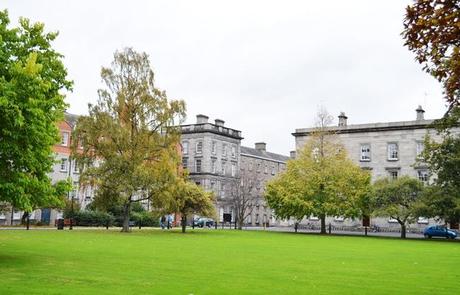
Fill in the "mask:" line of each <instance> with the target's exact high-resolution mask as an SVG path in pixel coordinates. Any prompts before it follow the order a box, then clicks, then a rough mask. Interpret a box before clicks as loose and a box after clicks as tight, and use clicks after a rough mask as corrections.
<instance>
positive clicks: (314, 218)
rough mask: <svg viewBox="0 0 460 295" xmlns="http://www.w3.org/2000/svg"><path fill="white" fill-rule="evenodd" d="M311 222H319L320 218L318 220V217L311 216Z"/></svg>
mask: <svg viewBox="0 0 460 295" xmlns="http://www.w3.org/2000/svg"><path fill="white" fill-rule="evenodd" d="M309 220H311V221H318V220H319V218H318V217H317V216H313V215H312V216H310V218H309Z"/></svg>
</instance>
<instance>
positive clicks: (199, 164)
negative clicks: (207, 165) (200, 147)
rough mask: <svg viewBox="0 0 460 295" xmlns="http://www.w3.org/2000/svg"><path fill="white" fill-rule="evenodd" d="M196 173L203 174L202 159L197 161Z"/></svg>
mask: <svg viewBox="0 0 460 295" xmlns="http://www.w3.org/2000/svg"><path fill="white" fill-rule="evenodd" d="M195 172H196V173H201V159H196V160H195Z"/></svg>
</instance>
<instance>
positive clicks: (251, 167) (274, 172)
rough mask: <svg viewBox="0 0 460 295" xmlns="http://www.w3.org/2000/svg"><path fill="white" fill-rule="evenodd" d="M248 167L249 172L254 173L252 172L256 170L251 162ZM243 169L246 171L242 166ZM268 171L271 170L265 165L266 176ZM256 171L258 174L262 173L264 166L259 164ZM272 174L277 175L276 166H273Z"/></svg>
mask: <svg viewBox="0 0 460 295" xmlns="http://www.w3.org/2000/svg"><path fill="white" fill-rule="evenodd" d="M247 166H248V170H249V171H252V170H253V169H254V165H253V163H252V162H250V163H249V164H248V165H247ZM241 169H242V170H244V167H243V166H242V167H241ZM268 169H269V168H268V165H267V164H265V165H264V173H265V174H268ZM256 171H257V172H261V171H262V164H261V163H257V170H256ZM271 174H272V175H275V174H276V168H275V165H272V167H271Z"/></svg>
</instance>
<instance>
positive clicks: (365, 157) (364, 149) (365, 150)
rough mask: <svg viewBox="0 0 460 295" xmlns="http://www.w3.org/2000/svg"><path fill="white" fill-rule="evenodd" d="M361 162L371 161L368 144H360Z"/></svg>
mask: <svg viewBox="0 0 460 295" xmlns="http://www.w3.org/2000/svg"><path fill="white" fill-rule="evenodd" d="M360 160H361V161H366V162H367V161H370V160H371V145H370V144H362V145H361V157H360Z"/></svg>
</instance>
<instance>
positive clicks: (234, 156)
mask: <svg viewBox="0 0 460 295" xmlns="http://www.w3.org/2000/svg"><path fill="white" fill-rule="evenodd" d="M232 157H233V158H236V147H235V146H234V145H233V146H232Z"/></svg>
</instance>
